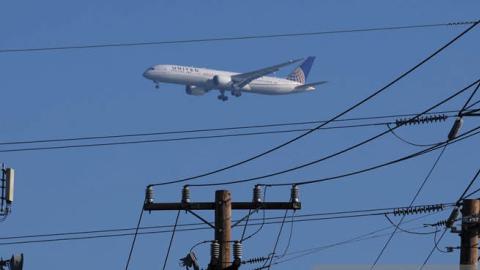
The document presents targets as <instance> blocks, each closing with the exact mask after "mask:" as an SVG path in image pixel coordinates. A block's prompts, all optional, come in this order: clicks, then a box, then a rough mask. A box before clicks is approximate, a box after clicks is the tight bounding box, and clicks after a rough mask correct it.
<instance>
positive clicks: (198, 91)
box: [185, 85, 207, 96]
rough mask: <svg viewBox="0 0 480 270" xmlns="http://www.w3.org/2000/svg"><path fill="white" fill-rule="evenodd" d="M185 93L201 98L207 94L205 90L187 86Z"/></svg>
mask: <svg viewBox="0 0 480 270" xmlns="http://www.w3.org/2000/svg"><path fill="white" fill-rule="evenodd" d="M185 92H187V94H188V95H192V96H201V95H203V94H205V93H206V92H207V90H205V89H204V88H201V87H198V86H195V85H187V86H186V87H185Z"/></svg>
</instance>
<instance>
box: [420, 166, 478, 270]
mask: <svg viewBox="0 0 480 270" xmlns="http://www.w3.org/2000/svg"><path fill="white" fill-rule="evenodd" d="M479 174H480V169H478V170H477V173H476V174H475V176H474V177H473V178H472V180H470V182H469V183H468V185H467V187H466V188H465V190H464V191H463V192H462V194H461V195H460V197H459V198H458V199H457V201H456V203H455V205H456V206H458V205H459V203H460V202H461V201H462V200H463V199H465V198H468V197H469V195H470V194H471V193H470V194H468V195H466V194H467V192H468V190H469V189H470V188H471V187H472V186H473V184H474V183H475V181H476V180H477V179H478V176H479ZM447 231H448V228H447V227H445V229H444V230H443V232H442V234H441V235H440V237H439V238H438V241H436V235H435V238H434V246H433V248H432V249H431V250H430V252H429V253H428V255H427V257H426V258H425V260H424V261H423V263H422V266H421V267H420V270H422V269H423V268H424V267H425V266H426V265H427V263H428V261H429V260H430V258H431V257H432V255H433V253H434V252H435V250H436V249H439V248H438V244H439V243H440V241H442V239H443V237H444V236H445V234H446V233H447Z"/></svg>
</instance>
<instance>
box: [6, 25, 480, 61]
mask: <svg viewBox="0 0 480 270" xmlns="http://www.w3.org/2000/svg"><path fill="white" fill-rule="evenodd" d="M475 23H476V22H475V21H459V22H449V23H433V24H416V25H400V26H382V27H372V28H357V29H343V30H330V31H315V32H297V33H279V34H263V35H243V36H229V37H213V38H198V39H195V38H191V39H179V40H163V41H145V42H128V43H103V44H81V45H66V46H52V47H32V48H7V49H0V53H22V52H45V51H65V50H78V49H99V48H115V47H140V46H154V45H156V46H158V45H173V44H191V43H208V42H221V41H240V40H257V39H273V38H292V37H308V36H320V35H331V34H346V33H362V32H380V31H392V30H407V29H421V28H439V27H445V26H448V27H452V26H462V25H472V24H475Z"/></svg>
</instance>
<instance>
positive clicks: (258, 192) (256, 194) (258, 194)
mask: <svg viewBox="0 0 480 270" xmlns="http://www.w3.org/2000/svg"><path fill="white" fill-rule="evenodd" d="M253 202H254V203H261V202H262V188H261V187H260V186H259V185H255V187H254V188H253Z"/></svg>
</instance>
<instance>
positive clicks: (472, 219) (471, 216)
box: [460, 199, 480, 270]
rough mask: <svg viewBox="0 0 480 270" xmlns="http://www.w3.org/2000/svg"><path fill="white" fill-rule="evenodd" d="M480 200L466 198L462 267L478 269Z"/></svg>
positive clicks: (461, 248)
mask: <svg viewBox="0 0 480 270" xmlns="http://www.w3.org/2000/svg"><path fill="white" fill-rule="evenodd" d="M479 214H480V200H477V199H475V200H471V199H468V200H464V201H463V207H462V231H461V233H460V236H461V246H460V269H461V270H477V269H478V224H479V217H480V215H479Z"/></svg>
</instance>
